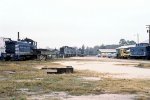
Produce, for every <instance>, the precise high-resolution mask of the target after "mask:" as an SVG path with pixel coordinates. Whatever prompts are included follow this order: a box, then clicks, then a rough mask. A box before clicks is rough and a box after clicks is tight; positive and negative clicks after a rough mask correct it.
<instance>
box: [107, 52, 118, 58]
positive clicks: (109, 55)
mask: <svg viewBox="0 0 150 100" xmlns="http://www.w3.org/2000/svg"><path fill="white" fill-rule="evenodd" d="M116 57H117V54H116V53H109V54H108V58H116Z"/></svg>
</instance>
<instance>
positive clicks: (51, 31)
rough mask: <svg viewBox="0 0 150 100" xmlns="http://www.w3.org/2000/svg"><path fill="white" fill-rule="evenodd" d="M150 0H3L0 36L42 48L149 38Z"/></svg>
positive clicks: (0, 11) (0, 2)
mask: <svg viewBox="0 0 150 100" xmlns="http://www.w3.org/2000/svg"><path fill="white" fill-rule="evenodd" d="M147 24H150V0H0V37H11V38H12V39H16V38H17V32H20V35H21V38H25V37H28V38H32V39H33V40H35V41H37V42H38V46H39V47H51V48H55V47H56V48H58V47H60V46H63V45H68V46H78V47H80V46H82V44H85V46H94V45H101V44H102V43H103V44H116V43H118V42H119V40H120V39H121V38H125V39H128V40H135V41H137V37H136V35H135V34H137V33H138V34H139V36H140V41H144V40H147V39H148V34H147V33H146V26H145V25H147Z"/></svg>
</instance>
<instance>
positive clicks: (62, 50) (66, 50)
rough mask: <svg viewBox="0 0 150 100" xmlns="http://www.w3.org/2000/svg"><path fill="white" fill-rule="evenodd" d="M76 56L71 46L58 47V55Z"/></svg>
mask: <svg viewBox="0 0 150 100" xmlns="http://www.w3.org/2000/svg"><path fill="white" fill-rule="evenodd" d="M73 56H76V49H75V48H73V47H68V46H63V47H61V48H60V57H73Z"/></svg>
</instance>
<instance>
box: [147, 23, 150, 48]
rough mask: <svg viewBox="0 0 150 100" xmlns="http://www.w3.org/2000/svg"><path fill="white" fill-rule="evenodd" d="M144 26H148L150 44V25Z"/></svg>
mask: <svg viewBox="0 0 150 100" xmlns="http://www.w3.org/2000/svg"><path fill="white" fill-rule="evenodd" d="M146 28H148V30H147V33H149V45H150V25H146Z"/></svg>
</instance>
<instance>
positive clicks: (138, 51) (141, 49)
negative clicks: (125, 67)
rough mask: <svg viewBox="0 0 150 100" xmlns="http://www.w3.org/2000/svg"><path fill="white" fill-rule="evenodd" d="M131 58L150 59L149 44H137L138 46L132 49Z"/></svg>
mask: <svg viewBox="0 0 150 100" xmlns="http://www.w3.org/2000/svg"><path fill="white" fill-rule="evenodd" d="M130 58H134V59H136V58H139V59H150V46H149V44H145V43H144V44H143V43H142V44H137V45H136V47H132V48H131V49H130Z"/></svg>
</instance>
